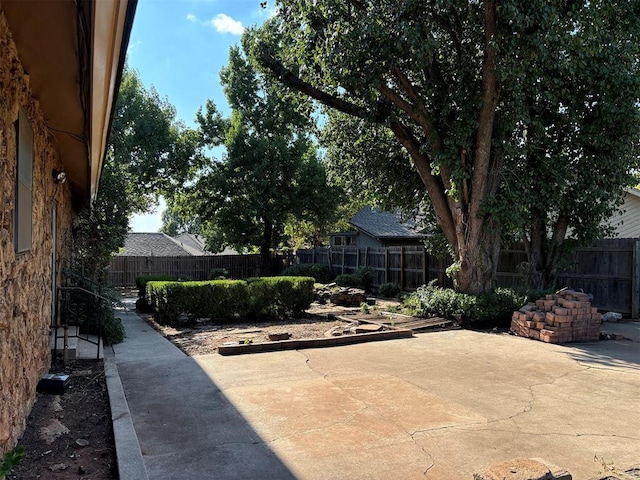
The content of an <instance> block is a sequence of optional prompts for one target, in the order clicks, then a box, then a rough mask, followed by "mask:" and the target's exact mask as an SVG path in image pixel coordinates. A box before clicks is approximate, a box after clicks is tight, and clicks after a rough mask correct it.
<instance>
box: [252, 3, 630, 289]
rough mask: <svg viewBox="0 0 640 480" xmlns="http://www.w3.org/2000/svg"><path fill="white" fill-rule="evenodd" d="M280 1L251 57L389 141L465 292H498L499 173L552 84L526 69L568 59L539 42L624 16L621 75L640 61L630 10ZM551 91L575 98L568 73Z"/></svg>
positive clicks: (256, 35)
mask: <svg viewBox="0 0 640 480" xmlns="http://www.w3.org/2000/svg"><path fill="white" fill-rule="evenodd" d="M277 3H278V5H279V10H278V12H279V13H278V15H277V16H275V17H274V18H273V19H272V20H270V21H269V22H267V23H266V24H265V25H264V26H263V27H262V29H260V30H258V31H254V32H253V40H254V41H253V50H252V51H253V53H254V54H255V56H256V57H257V58H259V60H260V62H261V64H262V65H263V66H264V67H265V68H266V69H267V70H268V71H270V72H271V73H272V74H273V75H274V76H275V77H276V78H278V79H279V80H280V81H281V82H282V83H283V84H285V85H287V86H289V87H290V88H292V89H294V90H297V91H300V92H302V93H304V94H306V95H308V96H309V97H311V98H314V99H316V100H317V101H319V102H321V103H322V104H324V105H325V106H327V107H328V108H332V109H335V110H338V111H340V112H342V113H345V114H348V115H351V116H353V117H357V118H360V119H362V120H363V121H365V122H369V123H372V124H381V125H384V126H385V127H387V128H388V129H389V130H390V131H391V132H392V133H393V135H394V136H395V139H396V141H398V142H399V143H400V144H401V145H402V146H403V147H404V149H405V150H406V152H407V153H408V155H409V157H410V159H411V163H412V167H413V168H414V169H415V171H416V172H417V175H418V176H419V178H420V180H421V182H422V187H421V188H422V191H423V192H424V193H426V194H427V195H428V197H429V200H430V203H431V205H432V208H433V212H434V214H435V219H436V222H437V224H438V226H439V227H440V229H441V230H442V232H443V233H444V235H445V237H446V239H447V242H448V243H449V245H450V248H451V250H452V252H453V256H454V261H455V263H454V265H453V268H452V269H451V271H452V272H453V273H454V276H455V280H456V285H457V287H458V288H459V289H460V290H462V291H465V292H471V293H479V292H482V291H486V290H489V289H490V288H491V287H492V282H493V278H494V275H495V271H496V267H497V259H498V253H499V249H500V241H501V236H502V231H503V226H504V224H505V221H506V220H505V216H506V213H508V212H505V211H506V210H507V209H508V203H507V202H506V201H505V200H506V199H504V198H502V197H503V196H504V195H505V191H504V189H503V188H504V186H505V184H504V179H505V177H504V172H505V165H508V166H510V167H511V170H516V162H519V161H520V160H521V159H522V158H523V155H522V152H521V151H519V150H521V147H522V145H521V144H519V143H518V142H521V141H522V136H520V137H518V136H517V135H516V133H517V132H518V131H520V132H524V131H525V128H524V126H523V125H524V123H523V122H525V121H526V120H525V119H526V118H528V116H527V115H528V113H529V109H528V106H529V105H528V102H527V101H525V98H526V95H527V92H529V94H531V93H532V92H535V91H540V90H539V85H538V86H537V87H536V78H540V76H541V75H542V76H544V75H546V74H545V72H544V71H543V70H539V69H538V70H536V69H533V70H529V69H528V68H527V67H528V66H529V65H530V63H529V62H530V61H531V60H534V59H535V58H536V56H537V55H546V62H547V63H549V64H552V65H553V64H555V63H557V62H561V61H563V53H562V52H558V51H557V50H556V53H559V55H556V56H555V57H554V56H553V55H551V54H546V53H545V48H546V46H545V42H547V41H551V42H553V41H556V39H558V38H559V39H567V38H570V37H571V36H572V35H576V34H579V33H581V32H580V30H579V26H580V25H583V26H586V24H587V18H591V19H594V18H605V19H609V20H612V19H614V18H622V19H624V20H623V21H621V22H619V23H617V24H613V23H610V26H611V27H615V29H616V35H621V38H622V39H623V40H622V41H621V42H620V43H618V46H619V51H623V52H624V53H625V57H624V58H625V62H626V63H624V62H623V64H621V65H620V67H621V68H623V70H625V72H628V71H630V70H633V69H635V66H636V65H635V64H634V63H633V62H629V59H630V57H631V55H629V54H628V53H629V52H630V50H629V49H635V48H636V47H635V45H637V38H636V36H637V22H636V21H635V19H636V18H638V15H637V12H635V10H636V9H637V8H638V5H637V4H636V3H634V2H598V1H596V2H584V1H582V2H581V1H561V2H554V3H551V4H549V2H544V1H541V0H539V1H538V0H536V1H531V2H521V1H505V2H501V1H497V0H484V1H469V0H452V1H449V2H440V1H435V0H434V1H424V0H404V1H400V2H398V1H390V0H377V1H360V0H352V1H340V0H323V1H316V0H313V1H312V0H282V1H279V2H277ZM573 18H576V19H583V20H581V22H584V23H580V22H578V23H576V22H574V21H572V19H573ZM605 23H606V22H605ZM601 25H603V24H601ZM545 30H547V31H549V32H550V38H545V36H544V31H545ZM536 31H537V33H536ZM532 32H533V33H535V35H534V36H535V37H536V38H535V40H531V41H529V38H530V37H529V35H530V34H531V33H532ZM613 37H614V36H613V35H612V37H611V38H613ZM523 40H525V41H523ZM581 42H583V43H581ZM634 42H635V43H634ZM623 43H624V44H623ZM581 47H582V49H580V48H581ZM606 47H607V45H604V46H603V47H602V48H603V49H605V50H606ZM625 47H626V48H627V50H625ZM592 48H594V44H593V42H584V40H580V41H576V45H575V52H576V55H579V56H580V61H581V62H582V63H591V64H592V65H593V64H595V62H596V61H597V59H594V58H592V57H590V55H589V52H590V49H592ZM598 58H601V57H600V56H598ZM579 64H580V63H578V65H579ZM534 65H535V63H534ZM550 85H551V86H552V87H553V89H554V90H556V89H571V88H572V78H571V77H556V78H555V79H554V80H553V81H552V82H550ZM592 86H593V85H592ZM585 89H587V87H585ZM592 93H595V92H592ZM630 93H631V96H630V98H628V99H627V100H628V102H630V103H631V104H634V102H635V101H636V98H637V96H634V95H635V92H630ZM561 108H563V107H561ZM609 133H610V134H612V135H613V134H614V132H609ZM514 142H515V143H514ZM592 158H593V157H592ZM516 159H517V160H516ZM381 161H384V160H381ZM517 168H520V167H517ZM407 194H408V195H409V196H416V192H414V191H409V192H407ZM418 196H420V194H418ZM511 198H513V197H511Z"/></svg>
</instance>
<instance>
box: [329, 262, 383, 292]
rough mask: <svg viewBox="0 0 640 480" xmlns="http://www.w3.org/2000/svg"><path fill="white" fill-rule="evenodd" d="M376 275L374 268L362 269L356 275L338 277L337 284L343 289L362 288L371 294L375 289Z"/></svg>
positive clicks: (345, 274) (346, 274)
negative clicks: (373, 288)
mask: <svg viewBox="0 0 640 480" xmlns="http://www.w3.org/2000/svg"><path fill="white" fill-rule="evenodd" d="M374 273H375V270H373V268H370V267H360V268H358V269H357V270H356V271H355V272H354V273H343V274H342V275H338V276H337V277H336V279H335V282H336V283H337V284H338V285H339V286H341V287H356V288H361V289H363V290H364V291H365V292H367V293H369V292H371V289H372V287H373V279H374Z"/></svg>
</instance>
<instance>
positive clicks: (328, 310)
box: [138, 303, 360, 356]
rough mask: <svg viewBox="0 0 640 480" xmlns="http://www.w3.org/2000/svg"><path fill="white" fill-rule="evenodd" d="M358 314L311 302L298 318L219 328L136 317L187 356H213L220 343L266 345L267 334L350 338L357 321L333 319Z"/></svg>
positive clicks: (146, 316)
mask: <svg viewBox="0 0 640 480" xmlns="http://www.w3.org/2000/svg"><path fill="white" fill-rule="evenodd" d="M359 311H360V309H359V308H348V307H340V306H336V305H331V304H328V305H323V304H318V303H313V304H312V305H311V308H309V309H308V310H307V311H306V312H305V314H304V315H303V316H301V317H299V318H293V319H286V320H266V321H259V322H258V321H253V322H252V321H244V322H235V323H233V324H223V325H217V324H209V323H207V320H206V319H203V320H202V321H201V322H196V323H195V324H194V325H193V326H190V327H182V328H176V327H170V326H166V325H160V324H158V323H157V322H155V321H154V320H153V316H152V315H150V314H140V313H138V314H139V315H140V316H141V317H142V318H143V319H144V320H145V321H146V322H147V323H149V324H150V325H151V326H153V327H154V328H155V329H156V330H158V331H159V332H161V333H162V334H163V335H164V336H165V337H166V338H167V339H168V340H170V341H171V342H172V343H173V344H174V345H176V346H177V347H179V348H180V349H181V350H182V351H184V352H185V353H186V354H187V355H189V356H196V355H208V354H211V353H216V352H217V351H218V347H219V346H221V345H224V344H232V343H233V344H237V345H240V344H244V343H262V342H268V341H270V339H269V335H270V334H278V333H287V334H289V335H290V337H289V338H290V339H292V340H301V339H309V338H324V337H331V336H334V335H350V334H352V333H355V330H354V329H355V326H356V325H357V324H358V322H357V321H354V322H346V321H343V320H340V319H337V318H336V316H337V315H344V314H348V313H354V312H359Z"/></svg>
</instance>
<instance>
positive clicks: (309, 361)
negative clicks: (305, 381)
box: [296, 350, 333, 385]
mask: <svg viewBox="0 0 640 480" xmlns="http://www.w3.org/2000/svg"><path fill="white" fill-rule="evenodd" d="M296 352H297V353H299V354H300V355H302V356H303V357H304V358H305V362H304V363H305V365H306V366H307V368H308V369H309V370H311V371H312V372H313V373H317V374H318V375H321V376H322V378H323V379H324V380H326V379H327V377H328V376H329V374H327V373H322V372H320V371H318V370H316V369H315V368H313V367H312V366H311V359H310V358H309V356H308V355H307V354H306V353H304V352H302V351H300V350H296ZM332 385H333V383H332Z"/></svg>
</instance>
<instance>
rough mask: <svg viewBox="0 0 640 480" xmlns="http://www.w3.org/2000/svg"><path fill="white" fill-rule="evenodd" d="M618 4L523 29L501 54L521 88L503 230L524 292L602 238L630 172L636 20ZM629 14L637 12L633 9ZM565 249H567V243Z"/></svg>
mask: <svg viewBox="0 0 640 480" xmlns="http://www.w3.org/2000/svg"><path fill="white" fill-rule="evenodd" d="M629 5H630V4H628V2H573V3H571V4H567V5H566V6H565V8H564V9H551V10H549V11H548V12H547V15H546V16H545V17H543V19H542V20H543V21H542V22H540V23H536V24H527V22H526V19H527V18H531V15H535V12H533V11H531V9H533V8H537V7H538V6H537V5H536V4H535V2H534V3H532V4H524V5H522V6H520V7H519V8H520V9H521V12H522V16H521V17H519V18H520V20H521V23H520V24H519V25H515V27H516V28H517V30H518V31H521V32H522V34H521V35H520V36H519V37H518V38H516V39H512V43H511V44H510V45H505V47H504V48H509V49H510V50H513V51H516V52H518V55H517V56H514V57H513V59H514V61H513V62H512V63H511V64H510V65H509V70H510V72H511V75H512V76H515V77H517V78H520V79H521V81H520V82H519V83H518V84H517V85H515V86H514V88H512V92H511V96H512V98H513V103H514V104H517V105H520V112H521V115H520V116H519V119H518V125H517V128H516V129H515V131H514V132H513V138H512V141H511V144H510V148H509V161H508V162H507V163H506V165H505V169H504V178H505V182H504V186H503V188H502V192H503V197H504V200H503V202H502V203H503V206H502V212H503V213H504V217H505V218H504V223H505V224H506V225H511V227H510V228H509V230H511V231H515V232H516V233H517V235H516V238H518V239H521V240H522V241H523V242H524V245H525V248H526V250H527V254H528V265H527V267H528V277H529V282H530V284H531V285H532V286H534V287H537V288H548V287H553V286H555V282H556V279H557V271H558V265H559V262H560V260H561V258H562V256H563V254H564V253H566V252H567V251H569V250H570V248H571V247H575V246H578V245H584V244H588V243H590V242H591V241H592V240H594V239H595V238H599V237H603V236H605V235H606V234H607V233H609V232H610V230H611V229H610V228H609V227H608V224H607V222H606V220H607V219H608V218H610V217H611V216H613V215H614V213H615V211H616V210H617V209H618V207H619V205H620V204H621V203H622V200H623V198H622V197H623V195H624V192H625V190H624V189H625V187H629V186H632V185H634V184H635V179H634V176H633V173H634V171H637V169H638V168H639V166H640V151H639V148H638V147H639V143H638V141H639V139H640V135H639V134H640V115H639V113H640V111H639V109H638V105H639V104H638V100H639V92H640V75H639V73H640V72H639V71H638V58H640V48H639V47H640V46H639V44H638V34H639V32H640V21H639V19H638V16H637V15H638V12H637V11H635V12H634V11H633V9H629V8H628V7H629ZM636 10H637V9H636ZM567 240H571V242H569V243H568V242H567Z"/></svg>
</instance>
